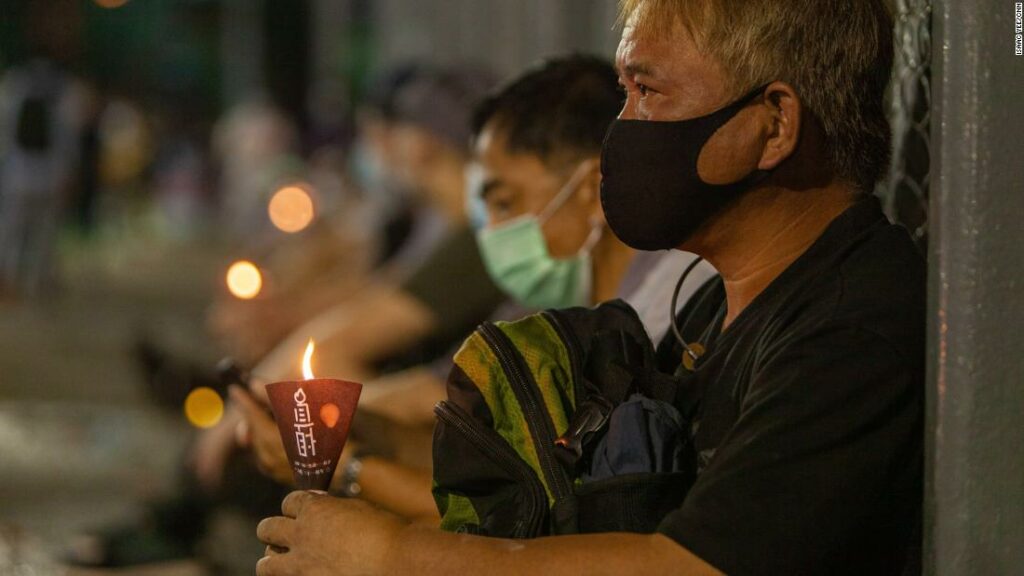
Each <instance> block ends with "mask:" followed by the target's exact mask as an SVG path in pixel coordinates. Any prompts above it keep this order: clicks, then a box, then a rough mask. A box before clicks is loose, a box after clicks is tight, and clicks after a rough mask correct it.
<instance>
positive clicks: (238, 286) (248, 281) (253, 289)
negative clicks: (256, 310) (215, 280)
mask: <svg viewBox="0 0 1024 576" xmlns="http://www.w3.org/2000/svg"><path fill="white" fill-rule="evenodd" d="M226 280H227V285H228V290H230V291H231V294H232V295H233V296H234V297H235V298H240V299H242V300H251V299H253V298H255V297H256V296H258V295H259V293H260V290H262V289H263V275H262V274H261V273H260V269H259V268H257V267H256V265H255V264H253V263H252V262H249V261H248V260H239V261H237V262H235V263H234V264H232V265H231V267H230V268H228V273H227V276H226Z"/></svg>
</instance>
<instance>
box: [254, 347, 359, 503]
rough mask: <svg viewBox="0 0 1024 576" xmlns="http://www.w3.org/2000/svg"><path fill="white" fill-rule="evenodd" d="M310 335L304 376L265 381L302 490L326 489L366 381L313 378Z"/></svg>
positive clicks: (303, 364)
mask: <svg viewBox="0 0 1024 576" xmlns="http://www.w3.org/2000/svg"><path fill="white" fill-rule="evenodd" d="M314 347H315V346H314V343H313V340H312V339H310V341H309V344H308V345H307V346H306V352H305V354H304V355H303V358H302V375H303V378H305V379H304V380H301V381H292V382H275V383H273V384H268V385H267V394H268V396H269V397H270V407H271V410H272V411H273V413H274V420H275V421H276V422H277V427H278V430H279V431H280V432H281V438H282V439H283V440H284V448H285V452H287V453H288V461H289V462H291V465H292V472H293V474H294V476H295V484H296V486H298V488H299V489H302V490H325V491H326V490H327V488H328V486H330V483H331V477H332V476H333V475H334V469H335V468H336V467H337V466H338V459H339V458H340V456H341V451H342V449H343V448H344V447H345V441H346V440H347V439H348V433H349V430H350V428H351V426H352V417H353V416H354V415H355V411H356V405H357V404H358V402H359V394H360V392H362V388H363V386H362V384H359V383H357V382H349V381H347V380H336V379H333V378H315V377H314V376H313V369H312V366H311V364H312V357H313V350H314Z"/></svg>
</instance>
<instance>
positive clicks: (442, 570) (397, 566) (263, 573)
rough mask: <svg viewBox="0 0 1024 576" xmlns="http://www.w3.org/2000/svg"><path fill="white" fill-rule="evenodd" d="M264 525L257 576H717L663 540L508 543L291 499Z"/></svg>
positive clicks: (373, 511) (342, 504) (352, 507)
mask: <svg viewBox="0 0 1024 576" xmlns="http://www.w3.org/2000/svg"><path fill="white" fill-rule="evenodd" d="M281 510H282V513H283V514H284V516H278V517H274V518H267V519H265V520H263V521H262V522H260V525H259V527H258V528H257V531H256V532H257V535H258V536H259V538H260V540H262V541H263V542H264V543H266V544H267V545H268V549H267V556H265V557H264V558H263V559H262V560H260V561H259V563H258V564H257V565H256V574H257V576H289V575H291V574H303V575H304V576H350V575H356V574H360V575H375V576H380V575H385V574H387V575H392V574H393V575H405V574H417V575H422V576H433V575H437V576H447V575H449V574H485V575H486V576H506V575H508V576H521V575H523V574H528V575H540V574H544V575H545V576H548V575H551V576H561V575H569V574H573V575H575V574H586V575H588V576H601V575H604V574H608V575H613V574H614V575H616V576H623V575H627V576H628V575H631V574H635V575H638V576H639V575H643V576H649V575H656V574H666V575H669V574H671V575H676V576H679V575H681V576H709V575H718V574H721V572H719V571H718V570H716V569H715V568H713V567H712V566H710V565H709V564H707V563H706V562H704V561H703V560H701V559H700V558H698V557H697V556H696V555H694V554H692V553H690V552H689V551H687V550H686V549H684V548H683V547H682V546H680V545H678V544H676V543H675V542H674V541H672V540H670V539H669V538H667V537H666V536H662V535H660V534H655V535H640V534H622V533H618V534H591V535H580V536H555V537H548V538H538V539H534V540H505V539H498V538H484V537H481V536H470V535H464V534H453V533H450V532H442V531H440V530H438V529H436V528H432V527H428V526H424V525H422V524H410V523H408V522H406V521H403V520H401V519H399V518H398V517H397V516H395V515H393V514H390V513H387V512H384V511H382V510H380V509H378V508H375V507H373V506H372V505H370V504H367V503H366V502H359V501H353V500H342V499H337V498H331V497H329V496H326V495H319V494H314V493H311V492H293V493H291V494H289V495H288V497H287V498H285V500H284V502H283V503H282V505H281Z"/></svg>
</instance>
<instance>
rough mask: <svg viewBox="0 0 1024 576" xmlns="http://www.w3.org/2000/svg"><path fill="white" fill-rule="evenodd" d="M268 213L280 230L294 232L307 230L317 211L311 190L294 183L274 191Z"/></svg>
mask: <svg viewBox="0 0 1024 576" xmlns="http://www.w3.org/2000/svg"><path fill="white" fill-rule="evenodd" d="M267 214H268V215H269V216H270V221H271V223H273V224H274V226H276V227H277V229H278V230H280V231H282V232H287V233H289V234H293V233H295V232H301V231H302V230H305V229H306V227H307V226H309V224H310V223H311V222H312V221H313V217H314V216H315V215H316V212H315V210H314V208H313V198H312V196H310V194H309V192H308V191H307V190H306V189H305V188H304V187H302V186H299V185H292V186H285V187H284V188H281V189H280V190H278V191H277V192H275V193H274V195H273V196H272V197H271V198H270V204H269V205H268V206H267Z"/></svg>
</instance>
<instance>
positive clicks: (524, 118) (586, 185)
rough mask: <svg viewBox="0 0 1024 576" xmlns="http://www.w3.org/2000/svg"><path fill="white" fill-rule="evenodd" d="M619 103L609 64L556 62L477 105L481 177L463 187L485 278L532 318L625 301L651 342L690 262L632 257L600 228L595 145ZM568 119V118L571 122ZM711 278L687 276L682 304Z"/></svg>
mask: <svg viewBox="0 0 1024 576" xmlns="http://www.w3.org/2000/svg"><path fill="white" fill-rule="evenodd" d="M620 106H621V95H620V94H619V93H618V91H617V90H616V79H615V75H614V72H613V70H612V68H611V66H610V65H608V64H607V63H605V62H603V61H601V60H599V59H595V58H587V57H581V56H576V57H571V58H565V59H561V60H556V61H552V62H550V63H548V64H547V65H546V66H544V67H541V68H537V69H535V70H533V71H531V72H528V73H527V74H524V75H523V76H521V77H519V78H518V79H517V80H516V81H515V83H514V84H512V85H509V86H507V87H506V88H505V89H504V90H500V91H498V92H496V93H495V94H494V95H493V96H491V97H490V98H489V99H488V100H486V101H484V102H483V103H482V104H481V105H480V106H479V107H478V108H477V111H476V114H475V115H474V118H473V134H474V139H473V149H474V155H475V160H476V166H475V169H476V170H477V172H478V174H477V177H476V178H475V180H476V181H477V183H478V184H477V186H476V187H475V188H474V187H470V189H469V194H470V199H469V206H470V210H471V212H472V213H475V214H478V215H480V216H481V217H482V218H485V219H486V221H485V222H478V223H477V225H478V227H479V230H478V232H477V240H478V242H479V245H480V252H481V255H482V257H483V259H484V263H485V265H486V266H487V271H488V272H489V273H490V275H491V278H492V279H494V281H495V282H496V283H497V284H498V286H499V287H501V288H502V289H503V290H504V291H505V292H506V293H507V294H509V295H510V296H511V297H513V298H514V299H515V300H517V301H518V302H519V303H521V304H523V305H524V306H527V307H529V308H535V309H544V308H565V307H570V306H592V305H595V304H598V303H600V302H604V301H607V300H610V299H613V298H616V297H621V298H623V299H625V300H626V301H627V302H629V303H630V304H631V305H633V307H634V308H636V309H637V311H638V313H639V315H640V319H641V321H642V322H643V323H644V326H645V327H646V328H647V331H648V334H649V335H650V336H651V338H652V340H654V342H655V343H657V342H658V341H660V340H661V339H662V337H663V336H665V334H666V332H667V330H668V318H669V317H670V315H669V310H668V304H669V299H670V297H671V295H670V293H669V292H670V291H671V287H672V283H671V281H670V282H665V281H664V280H665V278H671V279H672V280H673V281H674V280H675V277H677V276H678V275H679V273H680V272H681V271H682V270H683V269H684V268H685V267H686V266H687V265H688V264H689V263H690V262H692V260H693V259H694V258H695V256H694V255H692V254H689V253H683V252H659V253H638V252H637V251H635V250H633V249H632V248H630V247H629V246H626V245H625V244H624V243H623V242H622V241H621V240H619V238H617V237H616V236H615V234H612V233H611V232H610V231H609V230H608V223H607V221H606V220H605V215H604V211H603V210H602V209H601V200H600V190H601V159H600V154H601V143H602V141H603V139H604V134H605V130H606V128H607V126H608V124H609V123H610V122H611V120H612V119H613V118H614V117H615V116H616V115H617V113H618V110H619V108H620ZM568 110H571V111H572V112H568ZM713 274H714V270H713V269H712V268H711V267H710V266H709V265H707V264H703V265H701V266H700V267H699V268H697V269H696V270H695V271H694V273H693V281H692V283H689V284H688V291H687V292H686V293H684V294H683V298H682V300H681V301H683V302H685V301H686V299H687V298H688V297H689V295H690V294H691V293H692V291H693V290H694V288H695V287H698V286H700V285H701V284H702V283H703V282H704V281H705V280H707V279H708V278H710V277H711V276H712V275H713Z"/></svg>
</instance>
